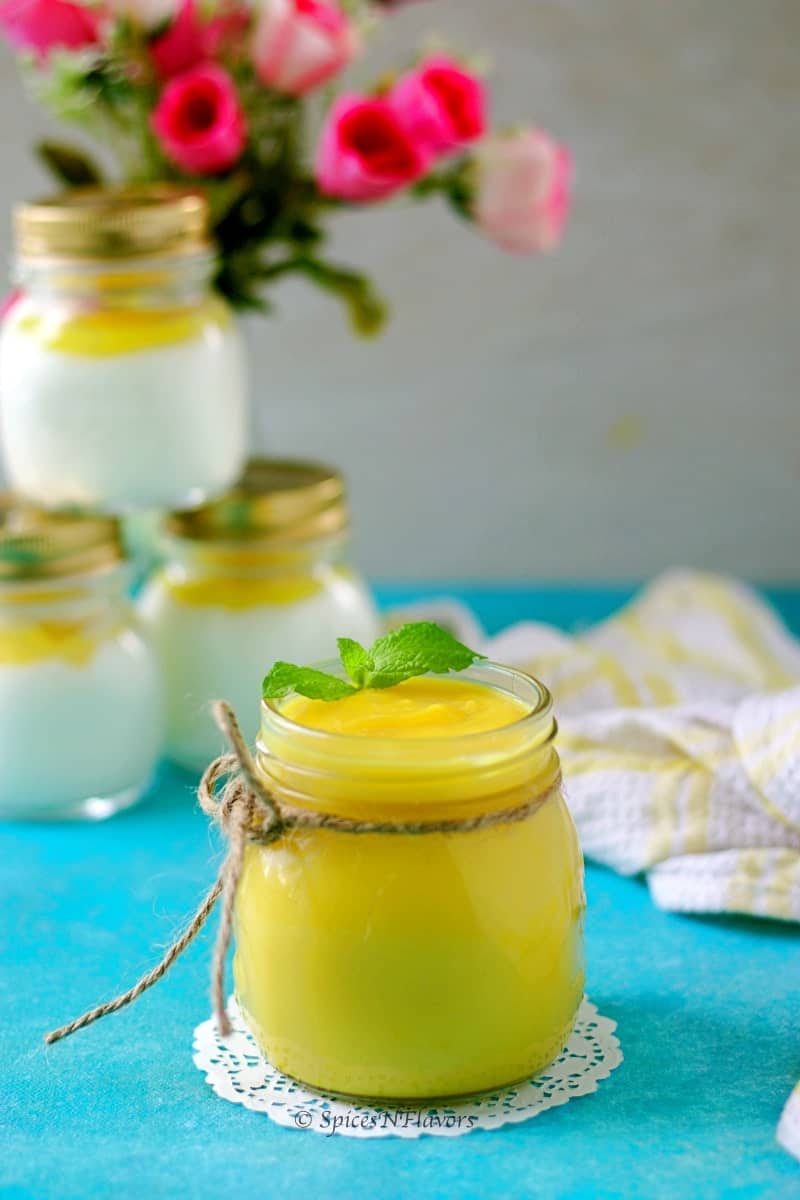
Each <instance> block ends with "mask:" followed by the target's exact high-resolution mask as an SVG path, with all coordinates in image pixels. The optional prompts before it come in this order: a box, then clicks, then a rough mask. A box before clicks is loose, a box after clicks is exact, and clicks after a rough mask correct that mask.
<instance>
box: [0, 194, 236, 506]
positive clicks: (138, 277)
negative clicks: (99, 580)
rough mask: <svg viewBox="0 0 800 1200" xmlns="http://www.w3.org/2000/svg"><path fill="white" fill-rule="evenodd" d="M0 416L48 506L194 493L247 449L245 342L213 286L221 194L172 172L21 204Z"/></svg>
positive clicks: (27, 484) (29, 493) (27, 485)
mask: <svg viewBox="0 0 800 1200" xmlns="http://www.w3.org/2000/svg"><path fill="white" fill-rule="evenodd" d="M16 238H17V257H16V282H17V284H18V288H19V290H18V292H17V293H16V294H15V297H14V299H13V301H12V303H11V304H10V307H9V308H8V310H7V312H6V316H5V319H4V321H3V326H2V332H1V333H0V420H1V422H2V441H3V450H4V456H5V461H6V468H7V473H8V476H9V478H10V481H11V483H12V485H13V487H14V488H15V490H16V491H17V492H19V493H20V494H22V495H24V496H25V497H26V499H29V500H31V501H33V502H35V503H38V504H42V505H44V506H47V507H57V506H60V505H80V506H83V507H88V508H95V509H101V510H104V511H112V512H122V511H127V510H129V509H136V508H149V507H153V508H158V507H161V508H167V507H177V506H178V505H182V504H193V503H198V502H200V501H201V500H203V499H204V498H205V497H206V496H208V495H211V494H213V493H215V492H217V491H219V490H221V489H223V488H225V487H227V486H228V485H229V484H230V483H231V482H232V481H233V480H234V479H235V478H236V477H237V476H238V474H239V473H240V471H241V468H242V464H243V461H244V453H245V442H246V432H247V430H246V426H247V419H246V413H247V381H246V371H245V356H244V351H243V347H242V343H241V338H240V334H239V330H238V328H237V326H236V324H235V322H234V320H233V318H232V315H231V313H230V311H229V310H228V308H227V306H226V305H225V303H224V302H223V301H222V300H221V299H220V298H219V297H218V296H217V295H216V294H215V293H214V292H213V291H212V288H211V279H212V275H213V271H214V266H215V261H214V254H213V252H212V247H211V243H210V241H209V237H208V210H207V205H206V202H205V200H204V198H203V197H202V196H200V195H198V194H196V193H192V192H186V191H182V190H179V189H175V188H171V187H168V186H166V185H164V186H151V187H147V188H138V189H117V190H102V189H79V190H77V191H74V192H70V193H67V194H65V195H64V196H62V197H57V198H55V199H53V200H47V201H42V202H40V203H32V204H24V205H22V206H21V207H20V208H19V209H18V210H17V214H16Z"/></svg>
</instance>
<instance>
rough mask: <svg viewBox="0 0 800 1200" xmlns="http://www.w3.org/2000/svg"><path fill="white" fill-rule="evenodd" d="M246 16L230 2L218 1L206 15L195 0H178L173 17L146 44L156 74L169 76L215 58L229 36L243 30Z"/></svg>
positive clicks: (246, 20) (167, 77) (243, 10)
mask: <svg viewBox="0 0 800 1200" xmlns="http://www.w3.org/2000/svg"><path fill="white" fill-rule="evenodd" d="M248 19H249V18H248V14H247V12H246V10H245V9H243V8H239V7H237V6H234V5H221V6H220V7H219V10H218V11H216V12H215V13H214V15H213V16H208V15H206V14H205V13H204V12H203V11H202V10H201V6H200V5H199V4H198V2H197V0H182V3H181V5H180V7H179V9H178V12H177V14H176V16H175V18H174V20H173V21H172V22H171V23H170V24H169V26H168V27H167V29H166V31H165V32H164V33H162V34H160V35H159V36H158V37H156V38H154V39H153V41H152V42H151V44H150V53H151V55H152V58H153V62H154V63H155V65H156V69H157V70H158V73H159V75H161V77H162V78H163V79H171V78H172V76H173V75H179V74H180V73H181V72H182V71H188V70H189V68H190V67H195V66H197V64H198V63H201V62H208V61H209V60H210V59H213V58H216V56H217V55H218V54H219V52H220V51H221V50H222V48H223V46H224V44H225V43H226V41H227V40H228V39H229V38H230V37H231V36H233V35H235V34H237V33H243V32H244V30H245V29H246V27H247V22H248Z"/></svg>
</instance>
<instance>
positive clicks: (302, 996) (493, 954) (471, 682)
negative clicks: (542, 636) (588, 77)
mask: <svg viewBox="0 0 800 1200" xmlns="http://www.w3.org/2000/svg"><path fill="white" fill-rule="evenodd" d="M464 674H465V675H466V676H468V678H464V676H463V675H462V676H460V677H452V676H451V677H424V678H419V679H413V680H409V681H407V682H405V683H402V684H400V685H398V686H396V687H394V688H389V689H385V690H380V691H378V690H365V691H361V692H358V693H356V694H355V695H353V696H349V697H347V698H345V699H343V700H338V701H334V702H330V703H325V702H322V701H314V700H306V699H304V698H302V697H298V696H291V697H289V698H287V699H286V700H285V701H282V702H279V703H276V704H264V705H263V707H262V732H261V737H260V740H259V755H258V765H259V770H260V771H261V773H262V775H263V776H264V778H265V782H266V783H267V784H268V786H269V787H270V788H271V789H272V790H273V792H274V794H275V795H277V796H278V797H279V798H280V799H281V800H283V801H284V802H286V803H291V804H294V805H301V806H303V807H306V808H312V809H317V810H322V811H326V812H331V813H336V814H338V815H341V816H346V817H351V818H357V819H367V820H390V821H395V822H403V821H426V820H427V821H437V820H443V819H458V818H465V817H471V816H480V815H482V814H488V813H491V812H493V811H500V810H505V809H510V808H513V807H515V806H518V805H521V804H522V805H524V804H525V803H527V802H528V801H530V800H532V799H534V798H535V797H537V796H543V797H545V798H544V799H543V800H542V803H541V805H540V806H539V807H538V808H536V810H535V811H533V812H532V813H531V814H530V815H529V816H527V817H525V818H524V819H522V820H518V821H515V822H502V823H499V824H496V825H491V826H487V827H484V828H479V829H474V830H472V831H463V830H459V831H454V832H437V833H425V834H422V835H415V834H398V833H375V834H372V833H370V834H353V833H342V832H338V831H334V830H330V829H316V830H303V831H298V830H294V831H292V832H291V833H289V834H288V835H286V836H284V837H283V838H282V839H281V840H280V841H279V842H277V843H275V844H273V845H271V846H268V847H263V846H258V845H255V844H252V843H250V844H248V847H247V851H246V859H245V864H244V872H243V876H242V880H241V883H240V886H239V891H238V897H237V912H236V939H237V949H236V957H235V963H234V973H235V979H236V990H237V997H238V999H239V1003H240V1005H241V1007H242V1010H243V1013H244V1015H245V1019H246V1020H247V1022H248V1024H249V1026H250V1028H251V1029H252V1031H253V1033H254V1036H255V1037H256V1039H257V1040H258V1042H259V1043H260V1045H261V1047H262V1048H263V1050H264V1051H265V1053H266V1054H267V1056H268V1057H269V1059H270V1061H271V1062H272V1063H273V1064H274V1065H275V1066H276V1067H277V1068H279V1069H280V1070H281V1071H284V1072H285V1073H287V1074H288V1075H291V1076H294V1077H296V1078H298V1079H301V1080H303V1081H304V1082H305V1083H308V1084H311V1085H313V1086H316V1087H319V1088H321V1089H324V1090H329V1091H333V1092H337V1093H342V1094H345V1095H353V1096H362V1097H373V1098H386V1099H395V1100H398V1099H409V1100H411V1099H421V1098H433V1097H444V1096H458V1095H469V1094H473V1093H477V1092H481V1091H486V1090H489V1089H493V1088H496V1087H498V1086H500V1085H502V1084H507V1083H510V1082H513V1081H515V1080H519V1079H522V1078H525V1077H527V1076H530V1075H531V1074H534V1073H535V1072H537V1071H539V1070H540V1069H541V1068H542V1067H544V1066H545V1065H546V1064H547V1063H548V1062H550V1061H551V1060H552V1059H553V1058H554V1057H555V1056H556V1055H557V1054H558V1052H559V1051H560V1050H561V1048H562V1047H563V1045H564V1043H565V1042H566V1039H567V1037H568V1034H569V1031H570V1029H571V1027H572V1023H573V1020H574V1016H575V1012H576V1010H577V1007H578V1004H579V1003H580V999H581V996H582V993H583V984H584V965H583V941H582V928H581V924H582V922H581V918H582V911H583V907H584V893H583V864H582V858H581V852H580V848H579V846H578V841H577V837H576V834H575V829H574V826H573V824H572V821H571V818H570V816H569V813H568V810H567V808H566V806H565V804H564V801H563V799H562V797H561V795H560V793H559V791H558V787H557V783H558V777H559V775H558V771H559V767H558V757H557V755H556V752H555V749H554V746H553V735H554V732H555V722H554V720H553V718H552V713H551V709H550V702H549V696H548V694H547V692H546V691H545V689H544V688H542V687H541V685H538V684H536V683H535V681H533V680H531V679H529V678H528V677H526V676H523V675H521V674H519V673H517V672H513V671H509V670H507V669H505V668H500V667H495V666H492V665H490V664H481V666H480V667H475V668H471V669H470V671H469V672H465V673H464Z"/></svg>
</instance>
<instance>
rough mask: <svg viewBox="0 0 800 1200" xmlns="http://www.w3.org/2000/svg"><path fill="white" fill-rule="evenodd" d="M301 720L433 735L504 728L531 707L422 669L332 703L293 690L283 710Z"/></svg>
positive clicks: (349, 729)
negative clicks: (420, 673) (418, 673)
mask: <svg viewBox="0 0 800 1200" xmlns="http://www.w3.org/2000/svg"><path fill="white" fill-rule="evenodd" d="M281 711H282V712H283V714H284V716H286V717H288V718H289V719H290V720H291V721H295V722H296V723H297V724H298V725H307V726H309V727H310V728H311V729H323V730H325V731H326V732H327V733H341V734H346V735H348V736H353V735H356V736H359V737H390V738H420V737H424V738H430V737H447V736H450V737H452V736H454V735H456V736H459V737H460V736H463V735H465V734H470V733H484V732H486V731H487V730H490V729H502V728H503V726H505V725H511V724H512V723H513V722H514V721H519V720H520V719H521V718H522V717H524V716H525V714H526V713H527V712H528V708H527V706H526V705H525V704H523V702H522V701H521V700H518V699H517V698H516V696H512V695H511V694H510V693H509V692H500V691H498V690H497V689H496V688H488V687H485V686H484V685H483V684H481V683H470V682H468V681H467V680H461V679H458V680H456V679H448V678H446V677H441V676H439V677H436V676H431V675H423V676H421V677H419V678H417V679H406V680H405V682H403V683H398V684H396V685H395V687H392V688H365V689H364V690H363V691H360V692H355V693H354V694H353V695H352V696H346V697H345V698H344V699H343V700H337V701H334V702H333V703H331V702H330V701H326V700H309V699H307V698H306V697H305V696H292V697H291V699H290V700H289V701H288V702H287V703H286V704H285V705H284V706H283V708H282V710H281Z"/></svg>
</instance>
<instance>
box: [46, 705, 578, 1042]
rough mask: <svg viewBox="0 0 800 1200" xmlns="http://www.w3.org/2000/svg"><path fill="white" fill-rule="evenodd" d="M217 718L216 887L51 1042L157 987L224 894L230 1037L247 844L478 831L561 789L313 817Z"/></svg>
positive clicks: (210, 772) (211, 772)
mask: <svg viewBox="0 0 800 1200" xmlns="http://www.w3.org/2000/svg"><path fill="white" fill-rule="evenodd" d="M212 712H213V714H214V719H215V721H216V723H217V726H218V727H219V729H220V731H221V732H222V733H223V734H224V735H225V737H226V738H227V739H228V742H229V744H230V747H231V752H230V753H229V754H223V755H221V757H220V758H217V759H215V760H214V762H212V763H211V765H210V766H209V767H208V768H207V769H206V771H205V773H204V774H203V778H202V779H201V780H200V785H199V788H198V793H197V794H198V799H199V801H200V807H201V808H202V810H203V812H204V813H205V814H206V815H207V816H208V817H210V818H211V819H212V820H213V821H215V822H216V823H217V824H218V825H219V827H220V828H221V829H222V831H223V833H224V834H225V835H226V837H227V838H228V853H227V855H226V857H225V859H224V861H223V863H222V866H221V867H220V870H219V874H218V875H217V878H216V880H215V882H214V885H213V887H212V888H211V890H210V891H209V892H208V894H207V895H206V897H205V899H204V900H203V901H202V902H201V903H200V905H199V907H198V909H197V911H196V913H195V914H194V916H193V917H192V919H191V921H190V922H189V924H188V925H187V927H186V929H185V930H184V931H183V933H182V934H181V935H180V937H178V938H177V939H176V941H174V942H173V943H172V945H171V946H170V947H169V948H168V950H167V951H166V953H165V954H164V956H163V958H162V959H161V961H160V962H159V963H157V964H156V966H154V967H153V968H152V969H151V970H150V971H148V972H147V973H146V974H145V975H143V976H142V977H141V979H140V980H139V981H138V982H137V983H135V984H134V986H133V987H132V988H129V989H128V991H127V992H123V993H122V995H120V996H117V997H116V998H115V999H114V1000H109V1001H107V1002H106V1003H105V1004H98V1005H97V1006H96V1007H95V1008H91V1009H89V1011H88V1012H85V1013H84V1014H83V1016H80V1017H77V1018H76V1019H75V1020H74V1021H70V1022H69V1023H68V1024H67V1025H62V1026H61V1027H60V1028H59V1029H54V1030H52V1031H51V1032H50V1033H47V1034H45V1038H44V1040H45V1042H47V1043H48V1044H50V1043H52V1042H58V1041H60V1040H61V1039H62V1038H65V1037H69V1035H70V1034H72V1033H77V1031H78V1030H79V1029H84V1028H85V1027H86V1026H87V1025H91V1024H93V1022H94V1021H98V1020H99V1019H100V1018H101V1017H106V1016H108V1015H109V1013H115V1012H119V1010H120V1009H121V1008H125V1007H126V1006H127V1005H128V1004H132V1003H133V1001H134V1000H137V999H138V998H139V996H141V994H142V992H145V991H147V989H148V988H150V987H152V986H153V984H154V983H158V981H159V979H161V978H162V977H163V976H164V975H166V973H167V971H168V970H169V968H170V967H171V966H172V964H173V963H174V962H175V959H176V958H177V957H178V956H179V955H180V954H181V953H182V952H183V951H184V950H185V949H186V947H187V946H188V945H189V944H190V942H192V941H193V940H194V938H195V937H196V936H197V934H198V933H199V932H200V930H201V929H202V928H203V926H204V925H205V923H206V921H207V920H208V917H209V916H210V914H211V911H212V909H213V908H214V905H215V904H216V902H217V900H218V899H219V898H220V896H222V911H221V914H220V922H219V929H218V932H217V940H216V944H215V946H214V954H213V957H212V962H211V1000H212V1004H213V1007H214V1014H215V1017H216V1021H217V1027H218V1029H219V1031H220V1033H221V1034H222V1035H223V1036H227V1035H228V1034H229V1033H230V1032H231V1024H230V1021H229V1019H228V1014H227V1012H226V1011H225V961H226V958H227V953H228V947H229V945H230V940H231V932H232V928H233V912H234V905H235V901H236V890H237V888H238V886H239V880H240V878H241V874H242V866H243V864H244V854H245V849H246V847H247V843H248V842H254V843H256V844H257V845H261V846H268V845H270V844H271V843H272V842H275V841H277V840H278V839H279V838H281V837H283V836H284V835H285V834H286V833H288V832H290V831H291V830H293V829H331V830H335V831H336V832H338V833H356V834H361V833H386V834H404V835H409V834H410V835H412V836H421V835H424V834H430V833H471V832H473V831H474V830H477V829H487V828H489V827H490V826H492V825H511V824H514V823H515V822H517V821H524V820H525V818H526V817H529V816H530V815H531V814H532V813H534V812H535V811H536V810H537V809H538V808H540V807H541V806H542V804H544V803H545V802H546V801H547V800H549V799H550V797H551V796H553V795H554V794H555V793H556V792H557V791H558V790H559V788H560V786H561V777H560V775H559V776H558V777H557V778H556V779H555V780H554V782H553V783H552V784H551V786H550V787H548V788H547V789H546V791H544V792H540V793H538V794H537V795H534V796H532V797H531V798H530V799H528V800H526V801H525V802H524V803H522V804H518V805H516V806H515V807H513V808H505V809H500V810H498V811H496V812H488V813H481V814H479V815H478V816H475V817H460V818H453V819H451V820H441V821H356V820H352V819H350V818H349V817H339V816H336V815H335V814H333V813H324V812H314V811H309V810H305V809H299V808H294V807H290V806H288V805H286V804H282V803H279V802H278V800H276V798H275V797H274V796H273V795H271V794H270V792H269V791H268V790H267V789H266V788H265V786H264V784H263V783H262V781H261V779H260V778H259V775H258V771H257V769H256V765H255V763H254V762H253V758H252V756H251V754H250V751H249V750H248V748H247V745H246V743H245V740H244V738H243V737H242V733H241V730H240V729H239V723H238V721H237V720H236V717H235V715H234V713H233V710H232V709H231V708H230V707H229V706H228V705H227V704H225V703H224V701H221V700H218V701H217V702H216V703H215V704H214V705H213V706H212Z"/></svg>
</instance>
